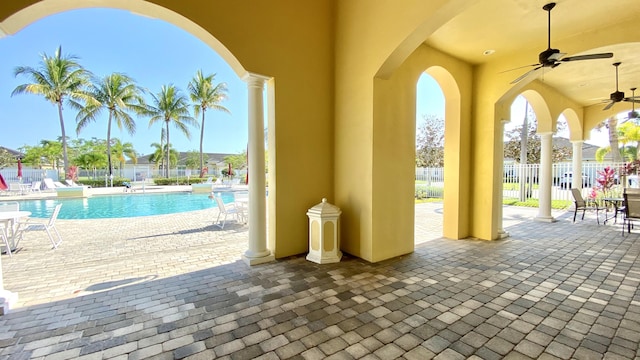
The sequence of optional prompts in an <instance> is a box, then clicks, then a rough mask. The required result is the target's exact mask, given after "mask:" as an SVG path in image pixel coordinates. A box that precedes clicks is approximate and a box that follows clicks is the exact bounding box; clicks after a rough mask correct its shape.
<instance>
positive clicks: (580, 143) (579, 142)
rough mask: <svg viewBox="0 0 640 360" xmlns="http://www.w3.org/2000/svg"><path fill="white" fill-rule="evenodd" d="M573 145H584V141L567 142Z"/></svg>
mask: <svg viewBox="0 0 640 360" xmlns="http://www.w3.org/2000/svg"><path fill="white" fill-rule="evenodd" d="M569 141H570V142H571V143H572V144H573V145H576V144H577V145H582V144H584V140H569Z"/></svg>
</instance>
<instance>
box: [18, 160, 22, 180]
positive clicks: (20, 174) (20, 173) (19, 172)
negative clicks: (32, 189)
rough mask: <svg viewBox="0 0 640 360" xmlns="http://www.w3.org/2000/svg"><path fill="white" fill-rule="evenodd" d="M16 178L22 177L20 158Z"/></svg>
mask: <svg viewBox="0 0 640 360" xmlns="http://www.w3.org/2000/svg"><path fill="white" fill-rule="evenodd" d="M18 179H22V160H21V159H19V158H18Z"/></svg>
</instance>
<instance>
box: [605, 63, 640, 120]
mask: <svg viewBox="0 0 640 360" xmlns="http://www.w3.org/2000/svg"><path fill="white" fill-rule="evenodd" d="M620 64H622V63H621V62H619V61H618V62H614V63H613V66H615V67H616V91H614V92H612V93H611V94H610V95H609V100H608V101H609V103H608V104H607V106H605V107H604V109H602V110H609V109H611V107H612V106H613V104H615V103H619V102H621V101H627V102H631V103H640V99H636V97H635V90H636V88H632V89H631V91H632V93H633V96H631V97H624V92H622V91H620V90H618V66H620ZM605 101H607V100H605ZM634 110H635V109H634ZM632 112H635V111H632Z"/></svg>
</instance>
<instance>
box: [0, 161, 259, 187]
mask: <svg viewBox="0 0 640 360" xmlns="http://www.w3.org/2000/svg"><path fill="white" fill-rule="evenodd" d="M169 170H170V175H171V176H170V177H172V178H187V177H192V178H195V177H199V176H200V173H199V172H198V170H190V169H185V168H177V169H169ZM232 172H233V176H232V177H233V178H238V179H241V180H244V178H245V176H246V174H247V170H246V169H241V170H235V169H232ZM0 174H1V175H2V177H3V178H4V180H5V181H6V182H7V184H8V183H12V182H22V183H25V184H27V183H31V182H33V181H42V179H44V178H50V179H53V180H54V181H60V179H59V173H58V171H57V170H55V169H31V168H28V167H26V166H25V167H23V168H22V179H20V178H18V168H17V167H13V168H4V169H0ZM78 176H79V177H82V178H84V177H86V178H89V179H95V180H105V182H107V183H108V180H109V179H108V171H107V170H105V169H100V170H95V171H94V170H87V169H79V170H78ZM113 176H114V177H120V178H125V179H129V180H131V181H143V180H146V181H149V182H150V181H152V179H153V178H155V177H164V172H163V170H162V169H156V168H155V166H150V165H132V166H126V167H125V168H124V169H114V170H113ZM209 176H214V177H220V176H222V173H221V172H220V171H218V170H209V173H208V174H206V175H205V177H209Z"/></svg>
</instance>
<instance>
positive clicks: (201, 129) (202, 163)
mask: <svg viewBox="0 0 640 360" xmlns="http://www.w3.org/2000/svg"><path fill="white" fill-rule="evenodd" d="M205 111H206V109H202V126H201V127H200V176H202V175H203V174H202V172H203V171H204V153H203V152H202V143H203V142H204V113H205Z"/></svg>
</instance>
